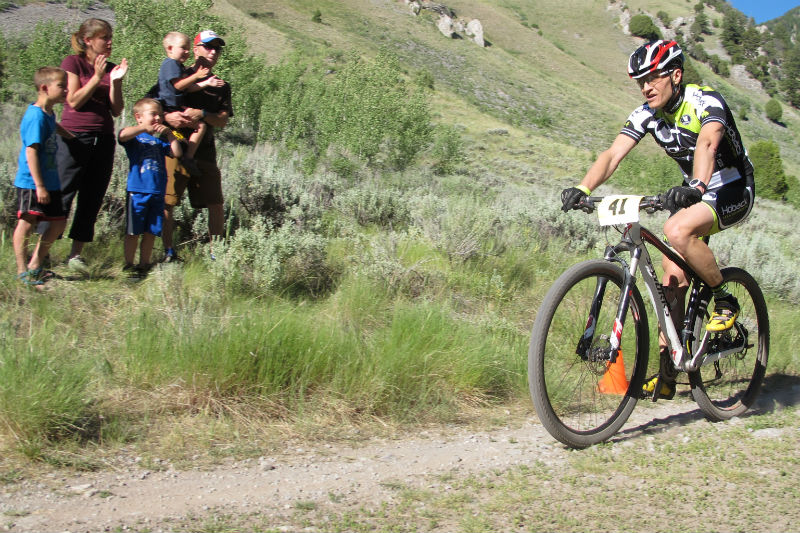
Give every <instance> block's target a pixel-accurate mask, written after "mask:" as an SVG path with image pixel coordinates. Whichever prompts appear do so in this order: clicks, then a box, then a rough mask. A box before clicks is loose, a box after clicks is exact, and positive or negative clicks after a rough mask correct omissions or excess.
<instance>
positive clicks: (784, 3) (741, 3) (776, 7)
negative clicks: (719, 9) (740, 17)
mask: <svg viewBox="0 0 800 533" xmlns="http://www.w3.org/2000/svg"><path fill="white" fill-rule="evenodd" d="M728 3H729V4H731V5H732V6H733V7H735V8H736V9H738V10H739V11H741V12H742V13H744V14H745V15H747V16H748V17H753V18H754V19H755V20H756V24H761V23H762V22H766V21H768V20H772V19H774V18H776V17H780V16H781V15H783V14H784V13H786V12H787V11H789V10H790V9H792V8H793V7H797V6H800V0H728Z"/></svg>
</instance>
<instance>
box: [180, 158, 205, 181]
mask: <svg viewBox="0 0 800 533" xmlns="http://www.w3.org/2000/svg"><path fill="white" fill-rule="evenodd" d="M181 165H183V168H185V169H186V172H188V173H189V176H190V177H192V178H200V177H202V176H203V172H202V171H201V170H200V167H198V166H197V162H196V161H195V160H194V159H192V158H191V157H181Z"/></svg>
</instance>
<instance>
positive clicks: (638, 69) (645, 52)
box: [628, 39, 683, 79]
mask: <svg viewBox="0 0 800 533" xmlns="http://www.w3.org/2000/svg"><path fill="white" fill-rule="evenodd" d="M667 67H673V68H674V67H683V50H681V47H680V46H678V43H677V42H675V41H665V40H662V39H659V40H657V41H650V42H649V43H645V44H643V45H642V46H640V47H639V48H637V49H636V51H635V52H633V53H632V54H631V57H630V59H628V75H629V76H630V77H631V78H633V79H638V78H642V77H644V76H647V75H648V74H650V73H651V72H659V71H662V70H665V69H666V68H667Z"/></svg>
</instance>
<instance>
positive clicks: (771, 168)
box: [748, 141, 789, 200]
mask: <svg viewBox="0 0 800 533" xmlns="http://www.w3.org/2000/svg"><path fill="white" fill-rule="evenodd" d="M748 154H749V155H750V159H751V160H752V162H753V167H755V180H756V194H757V195H759V196H763V197H765V198H772V199H774V200H781V199H783V198H784V197H785V195H786V193H787V191H788V190H789V185H788V183H787V181H786V174H785V173H784V170H783V161H782V160H781V152H780V148H778V145H777V143H775V142H774V141H758V142H755V143H753V144H752V145H751V146H750V147H749V149H748Z"/></svg>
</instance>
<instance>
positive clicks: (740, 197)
mask: <svg viewBox="0 0 800 533" xmlns="http://www.w3.org/2000/svg"><path fill="white" fill-rule="evenodd" d="M754 200H755V191H754V186H753V182H752V180H748V179H745V178H742V179H738V180H736V181H731V182H729V183H725V184H724V185H721V186H719V187H716V188H714V189H709V190H708V191H706V193H705V194H703V200H702V201H703V203H704V204H706V205H707V206H708V207H709V208H710V209H711V211H712V213H713V214H714V224H713V225H712V226H711V231H709V232H708V234H709V235H713V234H715V233H719V232H720V231H722V230H724V229H728V228H730V227H731V226H735V225H736V224H738V223H740V222H742V221H743V220H744V219H745V218H747V215H749V214H750V211H751V210H752V209H753V201H754Z"/></svg>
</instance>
